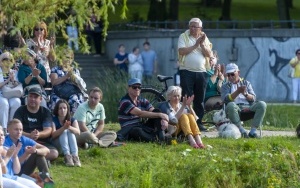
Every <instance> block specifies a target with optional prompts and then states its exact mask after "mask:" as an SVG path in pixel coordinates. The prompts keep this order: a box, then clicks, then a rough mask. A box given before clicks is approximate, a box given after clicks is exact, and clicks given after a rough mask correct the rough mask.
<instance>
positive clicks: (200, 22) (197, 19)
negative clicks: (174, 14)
mask: <svg viewBox="0 0 300 188" xmlns="http://www.w3.org/2000/svg"><path fill="white" fill-rule="evenodd" d="M192 22H196V23H198V24H199V27H202V21H201V20H200V19H199V18H192V19H191V20H190V21H189V25H191V23H192Z"/></svg>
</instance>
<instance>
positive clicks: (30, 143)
mask: <svg viewBox="0 0 300 188" xmlns="http://www.w3.org/2000/svg"><path fill="white" fill-rule="evenodd" d="M19 142H21V143H22V147H21V149H20V151H19V153H18V157H21V156H22V155H23V154H24V153H25V148H26V147H27V146H32V147H33V146H35V145H36V142H35V141H34V140H32V139H31V138H28V137H26V136H21V138H20V139H19ZM13 144H17V143H13V141H12V140H11V138H10V137H9V135H6V137H5V141H4V144H3V146H4V147H7V148H10V147H11V146H12V145H13ZM21 165H23V163H22V164H21ZM6 167H7V174H9V175H14V171H13V161H12V159H10V160H9V161H8V163H7V165H6Z"/></svg>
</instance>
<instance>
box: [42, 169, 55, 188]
mask: <svg viewBox="0 0 300 188" xmlns="http://www.w3.org/2000/svg"><path fill="white" fill-rule="evenodd" d="M39 177H40V178H41V179H42V180H43V182H44V187H45V188H52V187H54V181H53V179H52V178H51V177H50V175H49V173H48V172H39Z"/></svg>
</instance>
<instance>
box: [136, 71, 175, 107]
mask: <svg viewBox="0 0 300 188" xmlns="http://www.w3.org/2000/svg"><path fill="white" fill-rule="evenodd" d="M157 79H158V81H159V82H161V83H162V84H163V88H162V89H161V90H159V88H157V87H154V86H152V85H145V86H142V89H141V96H142V97H143V98H145V99H147V100H148V101H149V102H150V103H151V104H152V105H153V106H155V107H156V105H157V104H158V103H160V102H164V101H166V98H165V96H164V94H165V92H166V91H167V90H168V84H167V81H168V80H171V79H173V76H163V75H157Z"/></svg>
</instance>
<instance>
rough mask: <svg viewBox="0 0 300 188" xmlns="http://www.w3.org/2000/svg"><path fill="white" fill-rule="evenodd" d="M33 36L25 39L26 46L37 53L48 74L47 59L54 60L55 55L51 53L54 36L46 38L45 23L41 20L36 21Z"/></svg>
mask: <svg viewBox="0 0 300 188" xmlns="http://www.w3.org/2000/svg"><path fill="white" fill-rule="evenodd" d="M33 32H34V36H33V38H31V39H28V40H27V41H26V44H27V46H28V48H30V49H31V50H33V51H34V52H35V53H36V54H37V59H38V61H39V63H41V64H42V65H43V66H44V67H45V68H46V71H47V75H48V76H49V75H50V71H51V69H50V65H49V61H54V59H55V56H54V53H53V51H54V50H53V49H54V38H53V37H51V40H48V39H46V37H47V35H48V30H47V25H46V23H45V22H43V21H41V22H38V23H36V25H35V26H34V31H33Z"/></svg>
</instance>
